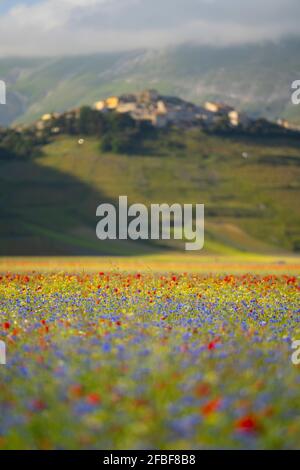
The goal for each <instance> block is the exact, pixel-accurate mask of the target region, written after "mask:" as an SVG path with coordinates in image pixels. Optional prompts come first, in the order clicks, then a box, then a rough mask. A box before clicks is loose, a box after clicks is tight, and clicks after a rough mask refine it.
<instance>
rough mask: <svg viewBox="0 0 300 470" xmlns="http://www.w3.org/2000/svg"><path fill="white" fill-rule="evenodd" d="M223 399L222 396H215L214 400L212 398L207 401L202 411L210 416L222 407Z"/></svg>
mask: <svg viewBox="0 0 300 470" xmlns="http://www.w3.org/2000/svg"><path fill="white" fill-rule="evenodd" d="M221 403H222V401H221V399H220V398H214V399H213V400H210V401H209V402H207V403H206V404H205V405H204V406H202V408H201V411H202V414H204V416H208V415H210V414H211V413H214V412H215V411H218V409H219V408H220V405H221Z"/></svg>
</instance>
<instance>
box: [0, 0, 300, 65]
mask: <svg viewBox="0 0 300 470" xmlns="http://www.w3.org/2000/svg"><path fill="white" fill-rule="evenodd" d="M9 3H10V7H8V6H7V8H6V9H4V10H3V9H2V10H0V55H2V56H4V55H27V56H31V55H58V54H59V55H61V54H76V53H77V54H78V53H90V52H100V51H112V50H124V49H137V48H140V47H160V46H166V45H172V44H177V43H180V42H186V41H194V42H197V43H209V44H228V43H243V42H249V41H251V42H253V41H257V40H262V39H276V38H278V37H280V36H282V35H286V34H297V33H298V30H299V18H300V2H299V0H264V2H261V0H244V1H243V2H241V1H240V0H176V1H175V0H22V1H14V2H9ZM6 5H8V4H7V3H6Z"/></svg>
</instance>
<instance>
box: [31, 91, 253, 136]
mask: <svg viewBox="0 0 300 470" xmlns="http://www.w3.org/2000/svg"><path fill="white" fill-rule="evenodd" d="M93 109H94V110H96V111H99V112H101V113H108V112H112V111H113V112H116V113H119V114H127V115H129V116H130V117H131V118H132V119H134V120H135V121H145V122H148V123H150V124H152V125H153V126H154V127H158V128H163V127H166V126H168V125H177V126H183V127H191V126H193V125H197V124H199V123H202V124H203V125H207V126H208V127H209V126H211V125H212V124H213V123H215V122H218V121H220V120H221V119H222V120H225V121H228V124H229V125H231V126H233V127H237V126H244V127H246V126H247V125H248V124H250V122H251V119H250V118H248V116H247V115H246V114H245V113H241V112H239V111H237V110H235V109H234V108H233V107H231V106H228V105H227V104H224V103H219V102H213V101H207V102H206V103H204V105H203V106H198V105H195V104H193V103H190V102H188V101H185V100H183V99H181V98H178V97H176V96H163V95H160V94H159V93H158V92H157V91H156V90H145V91H142V92H141V93H130V94H123V95H121V96H110V97H108V98H107V99H104V100H101V101H97V102H95V103H94V105H93ZM79 113H80V109H75V110H73V111H70V112H69V113H66V114H65V116H66V117H69V118H70V119H71V118H72V117H78V116H79ZM59 116H60V114H58V113H53V114H44V115H43V116H42V117H41V119H40V120H39V121H37V123H36V126H37V128H38V129H40V130H42V129H43V128H44V127H47V124H46V123H47V121H51V120H55V119H57V118H59ZM57 131H58V129H57Z"/></svg>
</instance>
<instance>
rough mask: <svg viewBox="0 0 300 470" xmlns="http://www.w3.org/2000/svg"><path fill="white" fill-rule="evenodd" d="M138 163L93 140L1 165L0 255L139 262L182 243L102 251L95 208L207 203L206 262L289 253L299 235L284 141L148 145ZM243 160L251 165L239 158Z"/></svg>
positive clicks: (294, 156) (204, 138) (294, 151)
mask: <svg viewBox="0 0 300 470" xmlns="http://www.w3.org/2000/svg"><path fill="white" fill-rule="evenodd" d="M143 152H144V154H141V155H117V154H111V153H107V154H105V153H101V151H100V150H99V141H98V140H97V139H95V138H93V137H88V138H85V142H84V144H83V145H81V146H80V145H78V137H66V136H61V137H58V138H56V139H55V140H54V141H53V142H52V143H51V144H49V145H47V146H45V147H44V149H43V156H42V157H40V158H38V159H36V160H34V161H25V162H18V161H11V162H6V163H4V162H2V163H1V166H0V174H1V176H0V182H1V190H0V191H1V192H0V204H1V212H2V219H1V222H0V240H1V251H0V254H2V255H11V254H16V255H32V254H37V255H41V254H49V255H60V254H65V255H74V254H78V255H93V254H104V255H122V254H128V255H138V254H147V253H148V254H149V253H155V252H156V251H158V252H159V251H161V249H162V248H163V249H166V248H173V249H174V248H175V249H182V248H183V245H182V243H178V242H176V243H175V242H174V241H170V242H169V243H165V244H164V245H163V246H161V244H159V245H158V244H153V243H152V244H144V243H143V244H141V243H140V244H133V243H131V242H123V243H122V244H121V243H120V242H118V241H117V242H111V243H101V242H99V241H98V240H97V239H96V235H95V227H96V223H97V219H96V216H95V212H96V207H97V206H98V205H99V204H100V203H101V202H103V201H112V202H116V201H117V199H118V196H119V195H127V196H128V199H129V203H134V202H140V203H144V204H146V205H149V204H151V203H162V202H167V203H174V202H179V203H181V204H183V203H193V204H196V203H204V204H205V210H206V230H205V238H206V240H205V249H204V251H203V253H204V254H209V253H216V254H238V253H244V252H251V253H253V252H254V253H269V254H272V253H282V254H283V253H286V252H288V251H292V250H293V249H294V247H295V246H296V244H297V240H298V239H297V237H298V235H297V234H298V233H299V226H300V215H299V207H298V200H299V191H300V187H299V184H298V181H299V177H300V166H299V162H300V147H299V146H298V145H297V144H296V143H295V142H292V141H290V142H288V141H282V140H278V139H277V140H273V141H272V140H267V139H264V140H262V139H261V140H254V139H251V140H250V139H228V138H226V139H224V138H220V137H215V136H208V135H205V134H203V133H202V132H201V131H199V130H191V131H185V132H183V131H175V130H174V131H170V132H169V133H168V134H161V136H159V137H158V138H157V139H156V140H151V141H146V142H145V145H144V151H143ZM243 152H247V153H248V155H249V158H248V159H244V158H243V157H242V153H243Z"/></svg>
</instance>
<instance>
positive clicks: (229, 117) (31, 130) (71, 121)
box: [0, 90, 300, 159]
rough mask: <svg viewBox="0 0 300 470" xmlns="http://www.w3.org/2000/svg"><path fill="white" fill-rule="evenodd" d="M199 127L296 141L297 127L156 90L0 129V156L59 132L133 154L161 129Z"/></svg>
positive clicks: (29, 149) (24, 151) (33, 149)
mask: <svg viewBox="0 0 300 470" xmlns="http://www.w3.org/2000/svg"><path fill="white" fill-rule="evenodd" d="M172 127H176V128H178V129H182V130H185V129H187V130H188V129H191V128H201V129H202V130H203V131H204V132H207V133H211V134H219V135H231V136H239V135H243V136H245V135H246V136H249V137H263V136H267V137H280V136H285V137H286V136H289V137H296V138H297V139H299V130H300V129H299V128H296V127H293V126H291V125H290V124H289V123H288V122H287V121H284V120H281V121H278V122H276V123H275V122H270V121H268V120H266V119H263V118H260V119H253V118H251V117H249V116H248V115H247V114H245V113H243V112H240V111H238V110H236V109H234V108H233V107H232V106H229V105H227V104H224V103H220V102H215V101H206V102H205V103H204V104H203V105H202V106H200V105H196V104H193V103H190V102H188V101H185V100H183V99H181V98H178V97H176V96H165V95H161V94H159V93H158V92H157V91H156V90H145V91H142V92H140V93H130V94H122V95H120V96H110V97H108V98H106V99H103V100H100V101H96V102H95V103H94V104H93V106H82V107H80V108H76V109H73V110H70V111H67V112H63V113H55V112H53V113H47V114H44V115H43V116H42V117H41V118H40V119H38V120H37V121H36V122H34V123H32V124H30V125H16V126H13V127H11V128H8V129H1V128H0V158H1V159H2V158H10V157H11V156H14V157H16V156H17V157H21V158H23V157H24V156H25V157H28V156H32V155H35V154H36V153H37V152H38V151H39V148H40V147H41V146H43V145H45V144H46V143H48V142H49V141H50V140H51V138H52V137H54V136H56V135H60V134H66V135H74V136H75V135H76V136H78V138H80V137H82V136H91V135H94V136H96V137H98V138H99V139H100V140H101V150H102V151H108V152H109V151H114V152H125V153H126V152H131V153H132V152H134V151H136V152H138V151H141V147H142V146H143V142H146V140H147V138H148V139H151V138H153V137H154V136H158V135H160V134H161V133H162V131H163V130H164V129H166V132H165V133H164V134H165V136H166V134H167V132H168V129H169V128H172Z"/></svg>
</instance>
